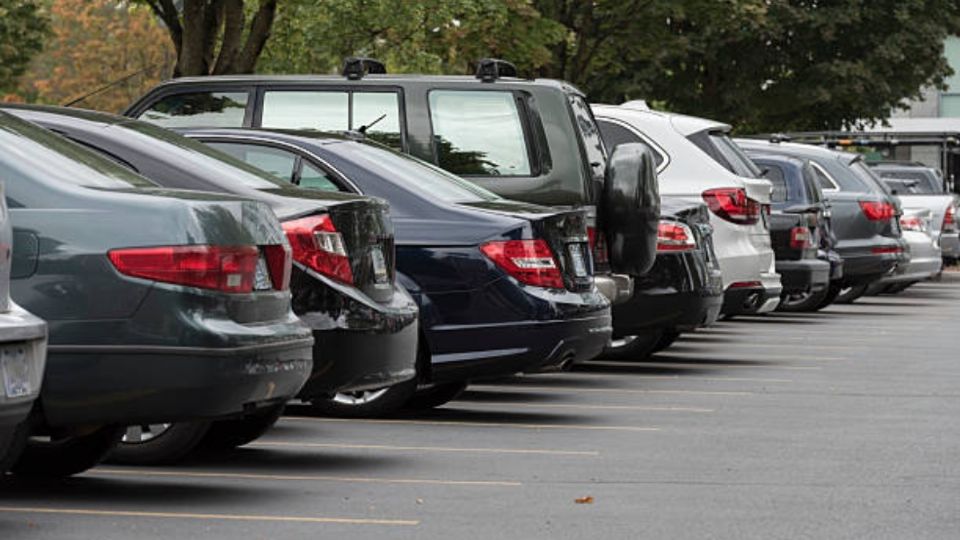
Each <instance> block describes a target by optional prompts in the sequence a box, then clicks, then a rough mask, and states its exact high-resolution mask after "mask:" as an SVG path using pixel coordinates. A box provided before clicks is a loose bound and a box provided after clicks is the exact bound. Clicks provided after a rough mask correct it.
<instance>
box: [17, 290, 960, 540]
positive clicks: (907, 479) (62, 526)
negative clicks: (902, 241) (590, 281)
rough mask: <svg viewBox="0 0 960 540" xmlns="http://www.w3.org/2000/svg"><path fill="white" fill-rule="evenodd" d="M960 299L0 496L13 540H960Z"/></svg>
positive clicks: (305, 419)
mask: <svg viewBox="0 0 960 540" xmlns="http://www.w3.org/2000/svg"><path fill="white" fill-rule="evenodd" d="M958 319H960V278H955V277H951V276H950V275H947V277H945V278H944V280H943V281H941V282H938V283H928V284H922V285H918V286H916V287H914V288H912V289H910V290H908V291H907V292H905V293H903V294H901V295H898V296H881V297H872V298H864V299H862V300H861V301H859V302H857V303H856V304H853V305H847V306H833V307H830V308H828V309H826V310H825V311H823V312H821V313H817V314H780V313H777V314H772V315H769V316H760V317H743V318H738V319H736V320H735V321H730V322H723V323H719V324H717V325H716V326H714V327H712V328H709V329H706V330H704V331H701V332H697V333H696V334H694V335H690V336H688V337H685V338H682V339H681V340H680V341H679V342H678V343H677V344H676V345H675V346H674V347H672V348H671V349H669V350H668V351H666V352H664V353H661V354H659V355H657V356H655V357H654V358H653V360H652V361H650V362H643V363H629V362H607V361H595V362H590V363H588V364H586V365H582V366H578V367H576V368H575V370H574V371H573V372H572V373H561V374H549V375H537V376H525V377H518V378H515V379H511V380H508V381H499V382H496V383H486V384H482V385H479V384H478V385H476V386H472V387H471V388H470V389H469V390H468V391H467V392H466V393H465V394H464V395H463V396H462V398H460V399H459V400H457V401H455V402H452V403H451V404H449V405H447V406H446V407H443V408H441V409H438V410H436V411H432V412H430V413H423V414H417V415H410V416H404V417H399V418H394V419H389V420H359V421H356V420H339V419H328V418H319V417H311V416H309V415H308V413H307V411H304V410H302V409H301V408H297V407H290V408H289V409H288V416H287V417H286V418H284V419H283V420H281V422H280V423H279V425H278V426H277V428H276V429H274V430H273V431H272V432H270V433H269V434H268V435H267V436H266V437H265V438H263V439H261V440H260V441H258V442H257V443H254V444H251V445H249V446H247V447H245V448H242V449H241V450H240V451H238V452H236V453H234V454H232V455H230V456H228V457H223V458H219V459H215V460H214V459H204V460H197V461H191V462H189V463H186V464H182V465H178V466H175V467H167V468H159V467H158V468H128V467H120V466H111V465H104V466H101V467H99V468H96V469H94V470H92V471H91V472H89V473H87V474H84V475H81V476H79V477H76V478H72V479H68V480H64V481H57V482H37V481H28V480H22V479H14V478H12V477H7V478H5V479H0V538H3V539H4V540H11V539H19V538H43V539H51V538H58V539H59V538H75V539H102V540H107V539H130V538H138V539H139V538H158V539H159V538H164V539H170V538H205V539H206V538H225V539H226V538H230V539H234V538H265V539H266V538H282V539H287V538H290V539H295V538H335V537H341V538H377V539H389V538H419V539H429V538H438V539H439V538H464V539H466V538H477V539H481V538H482V539H489V538H500V539H508V538H509V539H512V538H518V539H531V538H765V539H768V538H871V539H877V538H891V539H892V538H897V539H902V538H914V539H915V538H957V537H958V534H960V533H958V531H960V460H958V459H957V456H958V455H960V385H958V381H960V366H958V365H957V363H958V360H957V345H958V343H960V341H958V334H960V325H958V323H957V321H958Z"/></svg>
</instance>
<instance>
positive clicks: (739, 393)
mask: <svg viewBox="0 0 960 540" xmlns="http://www.w3.org/2000/svg"><path fill="white" fill-rule="evenodd" d="M509 387H510V388H517V389H523V390H541V391H550V392H571V393H583V392H600V393H610V394H682V395H698V394H699V395H705V396H749V395H751V394H753V392H743V391H736V392H734V391H720V390H651V389H643V390H640V389H635V388H579V387H576V386H532V385H529V386H528V385H526V384H520V385H509ZM471 388H477V389H480V388H494V389H500V390H503V389H504V386H491V385H485V384H478V385H474V386H472V387H471Z"/></svg>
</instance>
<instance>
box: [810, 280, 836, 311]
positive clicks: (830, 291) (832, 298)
mask: <svg viewBox="0 0 960 540" xmlns="http://www.w3.org/2000/svg"><path fill="white" fill-rule="evenodd" d="M840 289H841V287H840V284H838V283H831V284H830V287H828V288H827V295H826V296H825V297H824V298H823V302H822V303H821V304H820V305H819V306H817V309H816V311H819V310H821V309H823V308H825V307H827V306H829V305H830V304H832V303H834V302H836V301H837V296H839V295H840Z"/></svg>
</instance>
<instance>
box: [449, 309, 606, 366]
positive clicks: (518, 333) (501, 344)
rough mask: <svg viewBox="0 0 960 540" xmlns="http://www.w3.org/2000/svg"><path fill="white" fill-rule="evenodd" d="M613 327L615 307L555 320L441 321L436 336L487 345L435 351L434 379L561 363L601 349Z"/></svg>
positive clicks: (592, 354)
mask: <svg viewBox="0 0 960 540" xmlns="http://www.w3.org/2000/svg"><path fill="white" fill-rule="evenodd" d="M612 331H613V328H612V326H611V317H610V310H609V308H604V309H602V310H599V312H597V313H595V314H592V315H590V316H585V317H579V318H570V319H561V320H552V321H521V322H513V323H501V324H488V325H472V326H459V327H435V328H433V329H432V333H433V338H434V341H435V342H459V343H461V344H473V345H480V344H484V345H486V348H484V349H483V350H474V351H463V352H456V353H447V354H434V355H433V357H432V362H431V370H432V372H431V382H438V383H440V382H454V381H458V382H459V381H469V380H474V379H483V378H492V377H501V376H505V375H512V374H514V373H519V372H537V371H546V370H555V369H561V368H563V367H566V366H567V365H569V364H571V363H574V362H581V361H585V360H589V359H591V358H593V357H595V356H597V355H598V354H600V353H601V352H602V351H603V348H604V347H605V346H606V345H607V342H609V341H610V336H611V333H612ZM461 347H462V345H461Z"/></svg>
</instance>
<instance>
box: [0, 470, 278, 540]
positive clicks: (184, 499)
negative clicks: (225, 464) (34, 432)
mask: <svg viewBox="0 0 960 540" xmlns="http://www.w3.org/2000/svg"><path fill="white" fill-rule="evenodd" d="M94 470H95V469H94ZM157 470H163V469H157ZM262 498H263V493H262V492H261V491H259V490H257V489H254V488H249V489H248V488H246V487H244V486H236V485H230V486H225V485H217V484H215V483H210V482H209V481H207V482H206V483H204V484H199V483H188V482H185V481H184V479H182V478H168V479H163V480H160V479H156V478H143V477H140V478H137V477H134V476H129V477H116V478H112V477H111V478H104V477H91V476H76V477H72V478H67V479H40V478H20V477H17V476H13V475H9V476H5V477H2V478H0V501H3V502H7V503H17V504H18V505H23V504H27V503H28V501H29V500H32V499H36V500H40V501H42V502H43V503H44V504H49V503H53V502H59V503H71V504H77V503H85V502H96V503H98V504H101V505H103V504H117V505H118V506H117V507H118V508H119V507H121V506H125V507H130V506H133V505H136V506H139V507H141V508H142V507H147V506H151V505H169V504H170V502H171V501H177V504H186V505H195V504H205V503H208V502H216V503H218V504H219V503H225V502H226V503H231V504H232V503H238V504H239V503H248V502H251V501H253V502H256V501H257V500H261V499H262ZM4 537H6V536H4Z"/></svg>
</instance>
